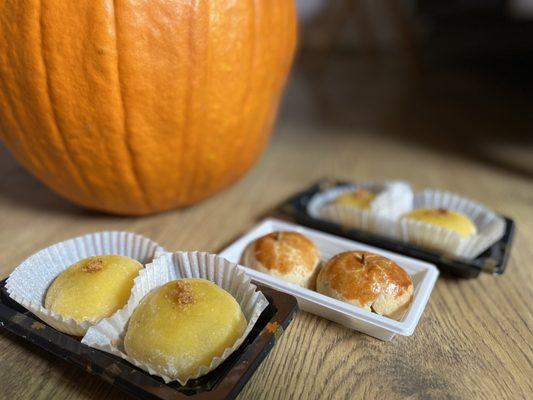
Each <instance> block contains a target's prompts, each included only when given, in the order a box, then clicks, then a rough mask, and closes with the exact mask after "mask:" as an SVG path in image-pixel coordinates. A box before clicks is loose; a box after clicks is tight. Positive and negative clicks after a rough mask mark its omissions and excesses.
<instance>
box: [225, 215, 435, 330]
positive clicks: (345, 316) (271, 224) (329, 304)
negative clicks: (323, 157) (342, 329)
mask: <svg viewBox="0 0 533 400" xmlns="http://www.w3.org/2000/svg"><path fill="white" fill-rule="evenodd" d="M273 231H295V232H300V233H302V234H303V235H305V236H307V237H308V238H309V239H311V240H312V241H313V242H314V243H315V244H316V245H317V247H318V248H319V250H320V253H321V259H322V261H327V260H329V259H330V258H331V257H333V256H334V255H335V254H338V253H341V252H344V251H351V250H366V251H371V252H373V253H377V254H381V255H383V256H385V257H388V258H390V259H391V260H393V261H395V262H396V263H397V264H398V265H400V266H401V267H402V268H403V269H405V270H406V271H407V273H409V275H410V276H411V279H412V280H413V285H414V292H413V300H412V302H411V304H410V305H409V307H408V308H407V310H406V311H405V312H404V314H403V316H402V317H401V318H400V319H399V320H395V319H392V318H388V317H384V316H381V315H378V314H375V313H372V312H370V311H366V310H364V309H362V308H358V307H355V306H353V305H350V304H348V303H344V302H342V301H339V300H336V299H332V298H331V297H328V296H325V295H323V294H320V293H317V292H315V291H313V290H310V289H305V288H302V287H300V286H297V285H295V284H292V283H289V282H285V281H283V280H281V279H279V278H275V277H272V276H270V275H267V274H264V273H262V272H259V271H255V270H253V269H250V268H247V267H245V266H242V265H241V266H240V268H242V269H243V271H244V272H245V273H246V274H247V275H248V276H250V277H251V278H252V279H254V280H256V281H257V282H260V283H262V284H264V285H267V286H270V287H272V288H274V289H276V290H279V291H282V292H285V293H289V294H291V295H293V296H294V297H296V299H297V300H298V306H299V307H300V309H302V310H304V311H307V312H310V313H312V314H315V315H318V316H320V317H323V318H326V319H329V320H331V321H334V322H337V323H339V324H341V325H344V326H346V327H348V328H350V329H354V330H357V331H360V332H364V333H366V334H368V335H370V336H373V337H376V338H378V339H381V340H392V338H394V336H395V335H396V334H399V335H403V336H410V335H411V334H412V333H413V332H414V330H415V328H416V325H417V324H418V321H419V319H420V316H421V315H422V312H423V311H424V308H425V307H426V304H427V302H428V299H429V295H430V294H431V291H432V290H433V286H434V284H435V281H436V280H437V277H438V275H439V272H438V270H437V268H436V267H435V266H434V265H433V264H429V263H426V262H423V261H419V260H415V259H413V258H410V257H406V256H402V255H399V254H396V253H391V252H389V251H385V250H381V249H379V248H377V247H372V246H368V245H366V244H362V243H358V242H355V241H352V240H347V239H342V238H339V237H337V236H334V235H330V234H327V233H323V232H319V231H316V230H314V229H310V228H305V227H303V226H300V225H296V224H291V223H288V222H285V221H280V220H277V219H273V218H269V219H265V220H263V221H262V222H260V223H259V224H258V225H256V226H255V227H254V228H253V229H252V230H250V231H249V232H248V233H246V234H245V235H243V236H242V237H241V238H239V239H238V240H237V241H235V242H234V243H233V244H231V245H230V246H229V247H227V248H226V249H224V250H223V251H222V252H221V253H220V255H221V256H222V257H224V258H226V259H228V260H229V261H231V262H234V263H240V261H241V254H242V252H243V251H244V249H245V248H246V246H247V245H248V243H250V242H251V241H253V240H255V239H257V238H258V237H261V236H263V235H265V234H267V233H270V232H273Z"/></svg>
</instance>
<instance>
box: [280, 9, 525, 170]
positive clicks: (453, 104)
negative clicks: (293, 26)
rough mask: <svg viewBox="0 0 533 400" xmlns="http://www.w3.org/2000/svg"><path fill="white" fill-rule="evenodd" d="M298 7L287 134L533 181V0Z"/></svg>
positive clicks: (285, 107) (283, 113)
mask: <svg viewBox="0 0 533 400" xmlns="http://www.w3.org/2000/svg"><path fill="white" fill-rule="evenodd" d="M297 6H298V13H299V19H300V29H301V33H300V51H299V54H298V58H297V61H296V64H295V67H294V70H293V73H292V75H291V78H290V81H289V87H288V89H287V91H286V93H285V102H284V105H283V107H282V110H281V116H280V122H281V123H283V124H289V125H292V126H298V127H300V128H303V129H305V127H309V128H310V132H309V134H312V133H311V128H312V130H313V131H316V132H319V131H320V129H321V128H320V127H322V128H324V129H323V130H322V134H327V129H333V128H334V127H339V129H343V128H348V129H349V130H352V131H353V132H355V131H357V132H368V133H369V134H371V135H379V136H388V137H392V139H395V140H396V139H397V140H401V141H403V142H404V143H405V145H407V146H410V145H413V146H414V145H416V146H425V147H432V148H433V149H435V148H437V149H438V150H439V151H440V152H453V153H454V155H457V156H460V157H463V156H464V157H468V158H469V159H475V160H477V161H479V162H480V163H488V164H490V165H491V166H492V167H493V168H500V169H505V171H506V172H511V173H514V174H518V175H520V176H521V177H522V178H524V177H527V178H531V177H533V152H532V150H533V95H532V93H533V0H513V1H506V0H477V1H476V0H448V1H433V0H419V1H416V0H403V1H402V0H298V1H297ZM326 127H327V129H325V128H326Z"/></svg>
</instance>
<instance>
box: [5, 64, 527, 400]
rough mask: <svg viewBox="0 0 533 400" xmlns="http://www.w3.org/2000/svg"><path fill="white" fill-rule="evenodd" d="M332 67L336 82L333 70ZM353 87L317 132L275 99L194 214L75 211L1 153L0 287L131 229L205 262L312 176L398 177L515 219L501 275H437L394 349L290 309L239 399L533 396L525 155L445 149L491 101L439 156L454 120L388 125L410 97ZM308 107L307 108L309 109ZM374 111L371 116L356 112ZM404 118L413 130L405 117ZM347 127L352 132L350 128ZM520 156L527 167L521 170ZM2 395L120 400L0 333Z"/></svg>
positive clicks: (294, 104) (514, 150) (297, 107)
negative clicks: (236, 162) (273, 122)
mask: <svg viewBox="0 0 533 400" xmlns="http://www.w3.org/2000/svg"><path fill="white" fill-rule="evenodd" d="M340 68H341V72H339V74H340V75H342V71H344V69H343V68H344V67H340ZM345 73H348V72H345ZM335 75H338V74H335ZM387 79H388V78H387ZM401 82H404V81H401ZM360 84H361V86H360V89H361V93H362V94H361V95H362V96H365V95H366V96H367V98H370V102H371V104H366V103H365V104H363V105H362V106H361V107H359V109H361V110H362V111H360V112H359V114H358V115H356V116H355V117H353V116H352V115H351V111H350V109H351V108H349V107H345V108H344V109H343V108H342V107H341V108H340V109H339V110H333V109H332V108H330V109H329V111H327V113H329V114H328V115H329V116H330V117H331V115H332V113H333V114H334V115H333V117H331V118H330V119H329V120H328V121H326V122H327V123H324V121H322V120H309V119H308V118H309V117H308V115H312V114H313V112H312V110H313V108H311V110H309V109H306V107H307V106H306V105H305V104H304V103H305V102H306V101H308V98H307V94H302V93H301V91H300V89H299V86H298V82H293V85H292V86H291V90H290V93H293V94H294V95H293V96H292V97H291V96H289V97H288V98H287V100H286V103H285V107H284V109H283V113H282V116H281V120H280V122H279V123H278V126H277V128H276V133H275V135H274V138H273V139H272V142H271V144H270V146H269V148H268V150H267V151H266V153H265V154H264V156H263V158H262V159H261V160H260V161H259V163H258V165H257V166H256V167H255V169H253V171H252V172H251V173H250V174H248V175H247V176H246V177H245V178H244V179H243V180H242V181H240V182H239V183H237V184H236V185H235V186H233V187H232V188H230V189H229V190H227V191H225V192H224V193H222V194H220V195H218V196H216V197H214V198H212V199H209V200H207V201H205V202H203V203H201V204H199V205H198V206H195V207H191V208H189V209H184V210H177V211H172V212H167V213H164V214H160V215H155V216H149V217H144V218H119V217H113V216H108V215H102V214H95V213H91V212H88V211H84V210H81V209H79V208H76V207H75V206H72V205H70V204H68V203H67V202H65V201H63V200H62V199H60V198H59V197H57V196H56V195H54V194H53V193H51V192H50V191H48V190H47V189H46V188H45V187H44V186H43V185H41V184H40V183H39V182H37V181H36V180H35V179H33V178H32V177H30V176H29V175H28V174H27V173H26V172H25V171H23V170H22V169H21V168H20V167H19V166H18V165H17V164H16V162H15V161H14V160H13V159H12V158H11V156H10V155H8V153H7V151H6V150H5V149H3V148H1V147H0V226H1V229H0V277H1V278H4V277H6V276H7V275H8V274H9V273H10V271H11V270H12V269H13V268H14V267H15V266H16V265H17V264H18V263H20V262H21V261H22V260H23V259H25V258H26V257H28V256H29V255H31V254H32V253H33V252H35V251H37V250H39V249H41V248H43V247H45V246H48V245H50V244H53V243H55V242H58V241H61V240H64V239H67V238H70V237H73V236H77V235H81V234H84V233H87V232H91V231H97V230H108V229H121V230H130V231H134V232H138V233H141V234H143V235H146V236H148V237H151V238H153V239H155V240H156V241H158V242H159V243H161V244H162V245H164V246H165V247H166V248H168V249H172V250H206V251H212V252H216V251H217V250H220V249H222V248H223V247H224V246H225V245H227V244H228V243H229V242H230V241H231V240H232V239H234V238H236V237H237V236H238V235H240V234H242V233H243V232H245V231H246V230H247V229H249V228H250V227H251V226H252V225H253V224H255V223H256V222H257V220H258V219H259V218H260V216H261V215H263V214H265V213H268V212H269V210H271V209H272V208H273V207H275V206H276V205H277V204H279V203H280V202H281V201H282V200H284V199H285V198H286V197H288V196H289V195H291V194H293V193H294V192H295V191H297V190H300V189H302V188H305V187H306V186H307V185H309V184H310V183H312V182H313V181H315V180H317V179H319V178H322V177H325V176H329V177H336V178H342V179H347V180H368V179H373V180H376V179H377V180H379V179H391V178H402V179H406V180H409V181H411V182H412V183H413V184H414V185H415V186H416V187H418V188H421V187H435V188H441V189H449V190H452V191H456V192H459V193H463V194H464V195H466V196H469V197H472V198H474V199H476V200H478V201H481V202H482V203H484V204H486V205H487V206H488V207H491V208H493V209H495V210H498V211H500V212H502V213H504V214H506V215H509V216H511V217H512V218H514V219H515V220H516V222H517V226H518V232H517V235H516V239H515V243H514V248H513V250H512V256H511V260H510V262H509V266H508V270H507V272H506V273H505V274H504V275H503V276H501V277H493V276H489V275H482V276H480V277H479V278H478V279H474V280H457V279H454V278H451V277H447V276H442V277H441V278H439V280H438V282H437V284H436V287H435V289H434V291H433V293H432V296H431V298H430V300H429V303H428V306H427V308H426V310H425V312H424V314H423V316H422V318H421V321H420V323H419V325H418V327H417V329H416V331H415V333H414V334H413V336H411V337H397V338H395V339H394V340H393V341H392V342H381V341H379V340H376V339H373V338H371V337H368V336H366V335H363V334H360V333H357V332H353V331H350V330H348V329H346V328H343V327H341V326H339V325H337V324H335V323H332V322H329V321H327V320H324V319H321V318H318V317H315V316H313V315H311V314H308V313H305V312H298V314H297V316H296V317H295V319H294V321H293V322H292V324H291V325H290V327H289V328H288V329H287V330H286V332H285V333H284V335H283V336H282V338H281V340H280V341H279V342H278V343H277V345H276V346H275V347H274V349H273V351H272V352H271V354H270V355H269V356H268V358H267V359H266V360H265V361H264V363H263V364H262V365H261V366H260V368H259V369H258V371H257V372H256V373H255V375H254V376H253V377H252V379H251V380H250V381H249V383H248V384H247V385H246V386H245V388H244V390H243V391H242V393H241V395H240V398H241V399H271V398H272V399H300V398H301V399H357V398H365V399H400V398H401V399H403V398H408V399H427V398H437V399H525V398H533V383H532V382H533V367H532V359H533V350H532V345H533V334H532V329H533V315H532V308H531V304H532V299H533V296H532V295H533V290H532V288H533V278H532V275H533V273H532V271H533V266H532V260H533V224H532V221H533V208H532V206H533V179H532V175H531V174H529V170H528V168H529V166H530V164H527V163H529V161H530V160H531V158H532V157H531V155H532V153H531V148H529V150H527V152H526V150H525V149H524V146H523V145H521V144H517V145H511V144H509V142H507V141H505V143H506V147H502V146H498V145H496V146H495V147H493V149H494V148H495V149H496V150H495V152H493V153H491V154H497V156H494V160H495V161H493V162H488V161H487V157H486V156H482V157H481V156H480V157H477V156H476V157H474V156H473V155H470V154H466V153H465V152H463V151H460V149H457V148H456V147H455V145H454V144H455V142H458V141H461V142H464V140H463V139H462V138H461V137H462V136H463V135H465V133H466V131H468V130H470V129H472V128H473V126H472V124H473V123H472V122H471V121H472V118H473V119H474V120H476V118H478V119H479V121H481V117H480V116H481V115H482V114H483V115H490V113H491V110H492V108H491V107H493V105H490V104H489V105H487V106H486V107H485V108H482V109H480V108H476V110H475V112H471V113H469V114H468V113H465V115H463V116H462V117H461V118H463V121H467V122H465V123H464V124H463V125H461V126H463V128H462V129H463V130H454V129H451V130H450V132H452V133H454V134H453V135H452V136H451V137H450V138H448V139H447V140H446V141H445V144H450V143H451V144H450V146H445V145H444V144H443V143H444V142H443V140H444V139H442V138H443V136H442V133H443V131H445V130H446V129H445V128H446V127H447V126H448V125H449V126H450V127H452V128H453V124H454V123H455V122H454V121H449V120H448V116H447V114H443V112H442V111H439V114H438V115H437V116H435V114H433V115H431V117H429V116H428V114H427V113H426V112H425V111H424V109H423V108H422V110H419V109H418V108H416V107H418V106H420V105H423V104H424V101H423V100H424V99H422V100H421V99H420V98H418V97H417V98H416V99H415V100H412V101H411V103H410V105H408V106H405V105H404V106H403V110H404V112H403V113H402V117H401V120H398V118H396V117H397V116H396V117H395V118H392V119H393V122H391V114H390V113H388V112H387V111H386V110H389V109H390V108H391V107H390V106H391V105H398V104H400V103H402V104H403V102H404V100H405V98H409V97H408V94H406V95H405V96H403V97H401V100H400V98H399V97H398V98H391V97H388V96H386V97H383V96H381V95H379V93H378V94H377V95H376V96H377V97H374V96H368V95H369V90H370V89H369V87H368V85H369V84H366V83H365V82H360ZM374 84H376V82H374ZM377 84H378V86H377V87H379V81H378V82H377ZM365 85H366V86H365ZM341 86H342V85H341ZM339 87H340V86H338V87H337V88H339ZM352 89H353V91H354V92H355V91H356V88H355V87H354V88H352ZM339 90H340V92H339V93H340V94H339V96H342V95H343V94H342V88H341V89H339ZM346 90H348V89H346ZM350 95H353V93H352V94H350ZM310 96H311V95H310ZM312 96H314V95H312ZM326 96H327V95H326ZM320 100H321V98H319V99H318V100H317V99H316V98H315V99H314V100H313V101H316V102H318V103H317V104H318V107H322V103H320ZM322 100H323V99H322ZM326 100H327V99H326ZM315 105H316V104H315ZM373 105H376V106H377V107H376V109H379V110H380V113H376V112H374V114H372V113H369V114H367V113H366V112H365V110H366V111H368V110H369V109H371V108H372V107H373ZM416 105H418V106H416ZM434 105H435V104H433V106H434ZM329 106H331V104H329ZM334 106H335V103H334V104H333V107H334ZM352 106H353V107H354V108H357V106H358V105H357V104H355V105H353V104H352ZM352 106H350V107H352ZM415 106H416V107H415ZM433 106H432V107H433ZM406 107H407V109H406ZM409 107H412V108H409ZM415 108H416V109H417V111H416V112H417V113H418V112H419V111H420V116H421V119H422V122H420V120H419V119H417V120H416V121H418V122H416V123H414V122H413V121H414V120H415V119H410V118H409V115H411V116H412V115H413V113H414V111H413V110H414V109H415ZM435 109H436V108H434V107H433V108H431V110H435ZM287 110H290V112H289V111H287ZM332 110H333V111H332ZM384 110H385V111H384ZM299 112H300V113H299ZM476 113H477V114H476ZM467 114H468V118H467ZM394 115H396V114H394ZM315 117H316V116H315ZM350 118H356V119H357V118H359V120H360V121H362V122H361V123H360V124H358V125H356V127H354V126H355V125H354V124H352V123H351V122H350V121H351V120H350ZM435 118H437V120H435ZM495 118H496V119H493V120H492V122H493V123H490V121H489V122H487V121H485V122H479V124H482V125H483V127H485V128H486V129H488V130H489V131H490V132H493V131H495V130H497V129H499V127H500V128H501V127H502V126H505V127H506V129H509V130H513V131H517V130H519V129H520V124H521V123H525V122H524V121H523V120H516V119H515V120H506V119H505V120H504V119H498V117H495ZM430 119H431V121H429V120H430ZM424 121H426V122H424ZM391 124H392V125H391ZM446 124H448V125H446ZM450 124H451V125H450ZM465 124H466V126H467V128H464V126H465ZM468 124H470V125H468ZM498 124H500V125H498ZM435 126H437V127H435ZM474 128H475V129H478V128H480V125H476V126H475V127H474ZM502 129H503V128H502ZM398 132H401V133H400V134H398ZM402 132H403V133H402ZM405 132H407V133H405ZM427 135H433V136H434V140H428V139H427ZM504 136H505V135H504ZM505 137H507V136H505ZM487 142H488V141H487ZM491 151H492V150H491ZM485 154H487V153H485ZM491 157H492V156H491ZM503 158H505V160H504V159H503ZM521 160H526V165H525V166H524V164H523V163H521ZM517 163H518V164H519V166H517ZM0 387H1V389H0V398H5V399H49V398H53V399H119V398H124V397H125V395H124V394H123V393H122V392H119V391H118V390H117V389H114V388H112V387H111V386H110V385H108V384H107V383H105V382H103V381H101V380H100V379H98V378H96V377H93V376H90V375H88V374H87V373H86V372H84V371H82V370H79V369H77V368H75V367H72V366H71V365H69V364H68V363H67V362H65V361H61V360H59V359H57V358H55V357H53V356H51V355H48V354H47V353H46V352H45V351H43V350H40V349H39V348H37V347H35V346H33V345H29V344H26V343H25V342H24V341H23V340H21V339H19V338H17V337H15V336H14V335H11V334H9V333H6V332H5V331H1V330H0Z"/></svg>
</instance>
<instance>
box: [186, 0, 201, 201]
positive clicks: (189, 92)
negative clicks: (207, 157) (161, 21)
mask: <svg viewBox="0 0 533 400" xmlns="http://www.w3.org/2000/svg"><path fill="white" fill-rule="evenodd" d="M197 7H198V2H197V1H195V0H192V4H191V8H190V9H191V11H190V14H189V23H188V28H189V29H188V32H187V33H188V37H187V45H188V48H189V53H190V59H189V67H188V68H187V75H188V79H187V95H186V104H187V105H186V106H185V129H184V131H183V132H184V134H185V135H186V136H187V137H191V135H190V130H191V117H192V116H191V113H192V112H193V110H192V108H193V107H192V102H193V100H194V92H193V79H194V78H193V74H194V71H193V70H194V68H195V67H196V63H195V61H196V46H195V37H194V25H195V23H194V22H195V17H196V15H195V13H196V8H197ZM193 138H194V144H193V143H190V146H191V150H190V151H189V153H190V154H191V158H193V157H196V156H195V151H194V150H195V147H196V145H197V142H198V135H193ZM191 142H192V140H191ZM197 164H198V163H196V162H193V163H192V171H191V175H190V177H189V180H188V182H187V187H188V188H189V187H192V188H194V187H195V186H194V181H195V177H196V175H197V173H198V165H197ZM186 194H187V201H190V198H191V197H192V196H191V193H190V191H187V192H186Z"/></svg>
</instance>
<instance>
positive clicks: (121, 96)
mask: <svg viewBox="0 0 533 400" xmlns="http://www.w3.org/2000/svg"><path fill="white" fill-rule="evenodd" d="M112 4H113V19H114V24H115V32H114V33H115V53H116V58H117V79H118V86H119V87H118V94H119V101H120V104H121V106H122V107H121V108H122V119H123V128H124V137H125V140H124V143H125V148H126V154H127V155H128V163H129V165H131V172H132V175H133V181H134V182H135V184H136V187H137V188H138V190H139V193H140V199H141V201H142V203H143V206H144V207H145V208H148V209H152V204H151V203H150V196H147V191H146V188H145V187H144V185H143V184H142V180H141V179H140V175H139V171H138V170H137V165H136V163H135V157H134V152H133V147H132V145H131V140H130V139H131V131H130V129H128V119H127V116H126V104H125V102H124V94H123V93H122V80H121V78H120V51H119V46H118V30H119V27H118V17H117V8H116V0H113V1H112Z"/></svg>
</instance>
